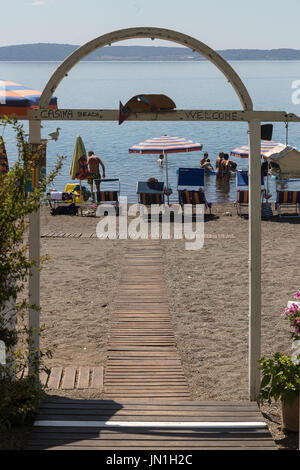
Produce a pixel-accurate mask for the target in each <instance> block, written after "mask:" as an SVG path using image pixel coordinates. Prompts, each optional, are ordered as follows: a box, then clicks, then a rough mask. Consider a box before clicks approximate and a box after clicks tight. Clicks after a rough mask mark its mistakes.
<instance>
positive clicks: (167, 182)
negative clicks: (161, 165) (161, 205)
mask: <svg viewBox="0 0 300 470" xmlns="http://www.w3.org/2000/svg"><path fill="white" fill-rule="evenodd" d="M163 154H164V156H165V157H166V185H167V191H169V175H168V154H167V153H165V152H164V151H163ZM167 200H168V205H169V201H170V197H169V194H167Z"/></svg>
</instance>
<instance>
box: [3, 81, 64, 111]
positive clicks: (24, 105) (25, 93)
mask: <svg viewBox="0 0 300 470" xmlns="http://www.w3.org/2000/svg"><path fill="white" fill-rule="evenodd" d="M41 94H42V92H41V91H38V90H33V89H31V88H28V87H26V86H23V85H20V84H19V83H15V82H12V81H9V80H3V79H0V117H1V116H15V117H17V118H20V117H25V116H27V113H28V110H29V109H36V108H37V107H38V104H39V99H40V96H41ZM49 108H53V109H57V99H56V98H55V97H52V98H51V101H50V103H49Z"/></svg>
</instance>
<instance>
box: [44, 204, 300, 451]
mask: <svg viewBox="0 0 300 470" xmlns="http://www.w3.org/2000/svg"><path fill="white" fill-rule="evenodd" d="M212 212H213V217H208V218H206V221H205V237H204V247H203V248H202V249H201V250H198V251H188V250H185V245H184V244H185V240H184V239H182V240H174V239H172V240H161V244H162V247H163V253H164V266H165V279H166V285H167V292H168V298H169V305H170V311H171V318H172V323H173V327H174V331H175V334H176V338H177V345H178V350H179V352H180V356H181V360H182V365H183V368H184V372H185V375H186V378H187V381H188V386H189V388H190V393H191V397H192V399H194V400H228V401H230V400H231V401H234V400H236V401H237V400H248V220H247V218H241V217H238V216H237V213H236V209H235V207H234V206H233V205H231V204H219V205H214V206H213V211H212ZM229 214H230V215H229ZM98 221H99V219H97V218H95V217H92V216H90V217H87V216H83V217H80V216H73V217H72V216H63V215H60V216H51V214H50V210H49V207H47V206H45V207H43V208H42V210H41V234H42V255H46V254H47V255H49V257H50V258H49V260H48V261H47V262H46V263H45V265H44V267H43V269H42V271H41V307H42V312H41V323H42V324H44V325H45V332H44V333H43V336H42V338H41V348H42V349H44V348H50V349H52V351H53V357H52V359H46V361H45V362H46V364H47V366H49V367H53V366H63V367H66V366H71V365H73V366H99V365H103V366H105V360H106V347H107V344H108V339H109V329H110V315H111V313H112V310H113V305H114V298H115V296H116V293H117V291H118V279H119V275H120V263H121V260H122V256H123V253H124V249H125V247H126V244H127V243H134V242H133V241H132V240H128V241H127V240H119V239H116V240H99V239H98V238H91V234H92V233H95V231H96V225H97V223H98ZM51 233H56V234H58V233H68V234H79V233H81V234H82V235H81V236H80V237H79V238H73V237H67V238H66V237H61V238H58V237H51V236H50V235H51ZM47 234H48V236H45V235H47ZM299 249H300V220H298V219H291V218H289V219H282V220H279V219H277V218H274V219H271V220H268V221H267V220H265V221H262V288H263V295H262V355H265V356H268V355H271V354H273V353H274V352H275V351H281V352H284V353H290V344H291V342H290V337H289V327H288V324H287V321H286V320H285V319H284V318H282V317H281V312H282V311H283V309H284V307H285V306H286V305H287V302H288V301H289V300H292V296H293V293H294V292H295V291H296V290H297V289H298V288H299V286H300V276H299V267H298V264H299ZM60 393H62V392H61V391H60ZM86 393H89V397H91V396H93V395H91V393H92V392H85V394H84V392H82V391H79V390H74V391H70V392H68V391H65V392H64V394H65V395H67V396H69V395H70V396H74V395H76V397H78V398H80V397H85V396H87V395H86ZM97 398H101V396H100V397H99V394H98V395H97ZM263 410H265V412H266V413H267V416H266V419H267V421H268V424H269V425H270V428H271V430H272V432H273V433H274V434H273V435H274V437H275V438H276V439H277V441H278V442H281V444H279V445H281V446H283V447H284V446H286V445H287V444H286V442H287V436H285V435H284V434H283V433H281V431H280V414H279V407H278V406H277V405H272V406H264V408H263ZM272 420H273V421H274V422H272ZM294 438H295V436H291V437H290V439H292V441H293V439H294ZM295 439H296V438H295ZM295 439H294V440H295ZM288 442H289V440H288ZM295 442H296V440H295ZM283 443H284V444H283Z"/></svg>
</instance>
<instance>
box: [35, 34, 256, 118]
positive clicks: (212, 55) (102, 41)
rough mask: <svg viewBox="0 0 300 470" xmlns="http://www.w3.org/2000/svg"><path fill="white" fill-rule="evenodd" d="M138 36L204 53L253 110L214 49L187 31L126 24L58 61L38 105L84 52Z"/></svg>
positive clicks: (45, 101)
mask: <svg viewBox="0 0 300 470" xmlns="http://www.w3.org/2000/svg"><path fill="white" fill-rule="evenodd" d="M139 38H150V39H163V40H166V41H171V42H175V43H178V44H181V45H182V46H186V47H188V48H190V49H192V50H193V51H195V52H198V53H199V54H201V55H203V57H205V58H206V59H207V60H209V61H210V62H211V63H212V64H213V65H215V66H216V67H217V68H218V69H219V70H220V71H221V72H222V73H223V75H224V76H225V77H226V79H227V80H228V82H229V83H230V84H231V86H232V87H233V89H234V90H235V92H236V94H237V96H238V98H239V100H240V103H241V105H242V107H243V110H244V111H251V110H253V103H252V100H251V97H250V95H249V93H248V91H247V88H246V87H245V85H244V83H243V82H242V80H241V79H240V77H239V76H238V74H237V73H236V72H235V70H234V69H233V68H232V67H231V65H230V64H229V63H228V62H227V61H226V60H225V59H223V57H222V56H220V55H219V54H218V53H217V52H216V51H214V50H213V49H211V48H210V47H209V46H207V45H206V44H204V43H203V42H201V41H198V40H197V39H194V38H193V37H191V36H188V35H186V34H183V33H179V32H177V31H173V30H169V29H164V28H152V27H137V28H127V29H121V30H117V31H113V32H111V33H108V34H104V35H103V36H99V37H97V38H95V39H92V40H91V41H89V42H87V43H86V44H84V45H83V46H81V47H79V48H78V49H76V50H75V51H74V52H73V53H72V54H70V55H69V56H68V57H67V58H66V59H65V60H64V61H63V62H62V63H61V64H60V66H59V67H58V68H57V69H56V71H55V72H54V74H53V75H52V76H51V78H50V80H49V81H48V83H47V85H46V86H45V88H44V90H43V93H42V95H41V97H40V100H39V107H40V108H47V107H48V105H49V102H50V99H51V97H52V95H53V93H54V92H55V90H56V89H57V87H58V85H59V84H60V82H61V81H62V80H63V79H64V77H65V76H66V75H67V74H68V72H69V71H70V70H71V69H72V68H73V67H74V66H75V65H76V64H77V63H78V62H80V61H81V60H82V59H84V58H85V57H86V56H88V55H89V54H91V53H92V52H94V51H95V50H97V49H100V48H101V47H104V46H108V45H111V44H113V43H115V42H118V41H125V40H128V39H139Z"/></svg>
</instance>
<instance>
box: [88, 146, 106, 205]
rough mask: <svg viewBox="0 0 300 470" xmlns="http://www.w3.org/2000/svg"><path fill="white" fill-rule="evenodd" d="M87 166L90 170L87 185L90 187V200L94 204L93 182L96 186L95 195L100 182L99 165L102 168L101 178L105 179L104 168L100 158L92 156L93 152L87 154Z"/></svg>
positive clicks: (98, 189)
mask: <svg viewBox="0 0 300 470" xmlns="http://www.w3.org/2000/svg"><path fill="white" fill-rule="evenodd" d="M88 155H89V157H88V160H87V162H88V166H89V170H90V176H89V178H88V180H87V181H88V183H89V184H90V185H91V193H92V200H93V202H95V193H94V181H95V185H96V190H97V193H98V192H99V191H100V181H101V174H100V165H101V166H102V170H103V178H105V166H104V164H103V162H102V160H101V158H100V157H97V155H95V154H94V152H93V150H90V151H89V152H88Z"/></svg>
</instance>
